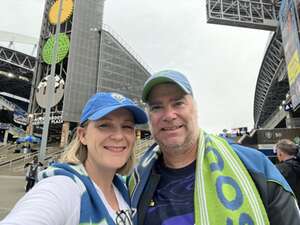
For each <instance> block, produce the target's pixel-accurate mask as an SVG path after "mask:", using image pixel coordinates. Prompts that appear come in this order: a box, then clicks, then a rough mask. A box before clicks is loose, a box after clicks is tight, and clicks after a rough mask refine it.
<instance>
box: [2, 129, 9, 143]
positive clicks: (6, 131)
mask: <svg viewBox="0 0 300 225" xmlns="http://www.w3.org/2000/svg"><path fill="white" fill-rule="evenodd" d="M7 139H8V130H5V133H4V138H3V144H5V145H7Z"/></svg>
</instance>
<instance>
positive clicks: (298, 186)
mask: <svg viewBox="0 0 300 225" xmlns="http://www.w3.org/2000/svg"><path fill="white" fill-rule="evenodd" d="M275 150H276V154H277V159H278V161H279V163H278V164H277V165H276V166H277V168H278V170H279V171H280V172H281V173H282V175H283V176H284V177H285V179H286V180H287V182H288V183H289V185H290V186H291V188H292V190H293V191H294V193H295V195H296V197H297V200H298V205H299V203H300V157H299V147H298V146H297V145H296V144H295V143H294V142H292V141H291V140H289V139H281V140H279V141H278V142H277V143H276V145H275Z"/></svg>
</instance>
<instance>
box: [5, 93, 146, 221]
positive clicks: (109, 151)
mask: <svg viewBox="0 0 300 225" xmlns="http://www.w3.org/2000/svg"><path fill="white" fill-rule="evenodd" d="M146 122H147V116H146V114H145V112H144V111H143V110H142V109H140V108H139V107H138V106H136V105H135V104H134V103H133V102H132V101H131V100H130V99H128V98H125V97H124V96H122V95H119V94H116V93H108V92H107V93H105V92H100V93H97V94H95V95H94V96H92V97H91V98H90V99H89V101H88V102H87V103H86V105H85V107H84V109H83V111H82V115H81V118H80V126H79V127H78V128H77V135H76V137H75V139H74V140H73V141H72V142H71V143H70V145H69V147H68V149H67V151H66V153H65V154H64V155H63V157H62V160H61V161H62V163H57V164H53V165H52V166H50V167H49V168H48V169H47V170H46V171H43V172H42V173H40V177H41V178H42V180H41V181H40V182H39V183H38V184H37V185H36V186H34V188H33V189H32V190H31V191H29V192H28V193H27V194H26V195H25V196H24V197H23V198H22V199H21V200H20V201H19V202H18V203H17V204H16V206H15V207H14V208H13V209H12V211H11V212H10V214H9V215H8V216H7V217H6V218H5V219H4V220H3V221H2V222H0V224H1V225H3V224H30V225H41V224H49V225H56V224H57V225H58V224H60V225H62V224H68V225H74V224H109V225H110V224H111V225H113V224H131V219H130V214H131V210H130V207H129V197H128V192H127V189H126V187H125V185H124V183H123V182H122V179H121V178H120V177H119V175H116V173H118V174H120V175H125V174H126V173H128V172H129V171H130V170H131V169H132V166H133V161H134V151H133V147H134V143H135V124H143V123H146ZM45 178H46V179H45Z"/></svg>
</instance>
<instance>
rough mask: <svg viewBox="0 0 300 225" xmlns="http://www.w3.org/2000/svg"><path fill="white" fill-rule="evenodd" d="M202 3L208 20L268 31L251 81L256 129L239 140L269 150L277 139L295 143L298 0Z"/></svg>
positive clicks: (299, 75) (299, 123)
mask: <svg viewBox="0 0 300 225" xmlns="http://www.w3.org/2000/svg"><path fill="white" fill-rule="evenodd" d="M206 2H207V22H208V23H214V24H223V25H230V26H239V27H245V28H252V29H262V30H269V31H270V39H269V43H268V46H267V48H266V51H265V55H264V58H263V61H262V64H261V67H260V71H259V74H258V79H257V83H256V90H255V99H254V106H253V112H254V128H255V129H254V130H253V131H252V132H251V134H250V135H244V136H243V138H242V139H241V140H240V142H241V143H243V144H248V145H251V146H255V147H258V148H259V149H268V150H271V148H272V147H271V146H272V145H273V144H274V143H275V142H277V141H278V140H279V139H281V138H290V139H295V140H296V141H300V138H299V137H300V107H299V106H300V63H299V55H300V54H299V53H300V45H299V35H298V34H299V33H298V32H299V31H300V29H299V28H300V20H299V15H300V13H299V12H298V9H300V7H299V6H300V1H299V0H279V1H274V0H223V1H219V0H207V1H206ZM270 154H271V153H270Z"/></svg>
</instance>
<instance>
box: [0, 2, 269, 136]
mask: <svg viewBox="0 0 300 225" xmlns="http://www.w3.org/2000/svg"><path fill="white" fill-rule="evenodd" d="M44 2H45V0H0V5H1V7H0V21H1V22H0V30H2V31H10V32H16V33H20V34H23V35H29V36H33V37H36V38H38V37H39V32H40V27H41V19H42V13H43V9H44ZM205 4H206V1H205V0H106V2H105V7H104V23H105V24H107V25H109V26H110V27H111V28H112V29H113V30H114V31H115V32H116V33H118V34H119V35H120V36H121V37H122V39H124V40H125V41H126V42H127V43H128V44H129V46H131V48H132V49H134V51H135V52H136V53H137V54H138V55H139V56H140V57H141V58H142V59H143V61H144V62H145V63H146V64H148V65H149V66H150V67H151V69H152V72H157V71H159V70H163V69H175V70H178V71H181V72H182V73H184V74H185V75H186V76H187V77H188V79H189V80H190V82H191V84H192V86H193V89H194V96H195V98H196V100H197V102H198V111H199V118H200V119H199V121H200V126H201V127H202V128H204V129H205V130H207V131H210V132H220V131H222V130H223V129H224V128H226V129H230V128H235V127H241V126H248V128H250V129H251V128H253V124H254V122H253V102H254V93H255V86H256V80H257V76H258V72H259V69H260V66H261V62H262V59H263V56H264V52H265V48H266V43H267V40H268V37H269V32H267V31H261V30H254V29H246V28H237V27H231V26H222V25H214V24H207V23H206V6H205ZM0 38H1V37H0ZM2 44H4V45H5V44H6V45H7V43H2ZM16 48H17V49H20V50H22V51H25V50H26V51H27V52H30V50H28V47H27V46H24V45H20V44H18V45H17V44H16ZM30 49H31V48H30ZM0 85H1V84H0Z"/></svg>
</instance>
